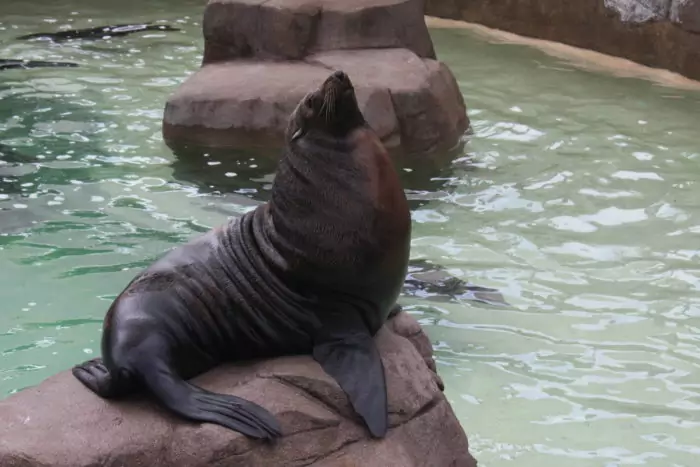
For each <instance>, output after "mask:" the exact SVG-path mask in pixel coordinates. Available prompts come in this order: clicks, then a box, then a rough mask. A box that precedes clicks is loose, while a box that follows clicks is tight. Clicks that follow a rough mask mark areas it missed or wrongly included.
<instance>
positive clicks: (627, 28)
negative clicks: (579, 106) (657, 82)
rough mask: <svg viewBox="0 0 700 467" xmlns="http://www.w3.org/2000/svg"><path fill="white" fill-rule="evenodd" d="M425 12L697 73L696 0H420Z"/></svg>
mask: <svg viewBox="0 0 700 467" xmlns="http://www.w3.org/2000/svg"><path fill="white" fill-rule="evenodd" d="M425 2H426V14H427V15H434V16H438V17H441V18H449V19H456V20H463V21H467V22H472V23H478V24H482V25H484V26H488V27H491V28H495V29H500V30H504V31H508V32H511V33H515V34H520V35H523V36H529V37H536V38H538V39H544V40H549V41H557V42H562V43H564V44H568V45H572V46H575V47H582V48H586V49H591V50H595V51H597V52H602V53H605V54H609V55H613V56H617V57H623V58H626V59H629V60H633V61H635V62H637V63H640V64H642V65H646V66H649V67H653V68H665V69H667V70H671V71H674V72H677V73H681V74H683V75H685V76H686V77H688V78H692V79H700V0H578V1H562V0H498V1H495V0H425Z"/></svg>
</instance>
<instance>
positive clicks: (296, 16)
mask: <svg viewBox="0 0 700 467" xmlns="http://www.w3.org/2000/svg"><path fill="white" fill-rule="evenodd" d="M203 28H204V40H205V46H204V63H210V62H217V61H226V60H233V59H238V58H255V59H266V58H275V59H281V60H299V59H302V58H304V57H305V56H307V55H309V54H311V53H315V52H320V51H325V50H342V49H378V48H405V49H408V50H411V51H412V52H414V53H415V54H416V55H418V56H419V57H423V58H435V51H434V50H433V42H432V40H431V39H430V34H429V33H428V28H427V26H426V25H425V21H424V19H423V2H422V1H421V0H352V1H348V0H211V1H210V2H209V5H207V8H206V10H205V12H204V24H203Z"/></svg>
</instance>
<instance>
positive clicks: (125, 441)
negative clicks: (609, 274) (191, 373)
mask: <svg viewBox="0 0 700 467" xmlns="http://www.w3.org/2000/svg"><path fill="white" fill-rule="evenodd" d="M377 343H378V346H379V348H380V352H381V354H382V360H383V362H384V365H385V368H386V374H387V384H388V388H389V406H390V416H389V421H390V425H391V427H392V428H391V430H390V431H389V434H388V436H387V438H386V439H384V440H381V441H377V440H372V439H370V438H368V434H367V432H366V430H365V429H364V428H363V427H362V426H361V425H360V424H359V423H358V421H357V420H356V419H355V417H354V415H353V412H352V410H351V408H350V406H349V404H348V402H347V399H346V398H345V395H344V394H343V393H342V391H341V390H340V388H339V387H338V386H337V385H336V384H335V383H334V382H333V380H331V379H330V378H329V377H328V376H327V375H326V374H325V373H324V372H323V371H322V370H321V369H320V367H319V366H318V365H317V364H316V363H315V362H313V361H312V360H311V358H310V357H306V356H298V357H285V358H279V359H274V360H268V361H264V362H257V363H250V364H247V365H241V366H234V365H226V366H222V367H220V368H217V369H216V370H213V371H211V372H209V373H207V374H205V375H202V376H201V377H199V378H197V381H198V383H199V384H201V385H202V386H204V387H205V388H207V389H210V390H214V391H220V392H225V393H229V394H236V395H239V396H242V397H245V398H248V399H250V400H253V401H255V402H257V403H259V404H261V405H263V406H264V407H266V408H268V409H269V410H270V411H272V413H274V414H275V415H276V416H277V417H279V419H280V423H281V424H282V429H283V431H284V434H285V436H284V437H283V438H282V439H281V440H280V441H279V442H278V443H277V445H274V446H270V445H266V444H263V443H260V442H256V441H251V440H249V439H247V438H245V437H243V436H242V435H240V434H237V433H235V432H232V431H229V430H226V429H224V428H221V427H219V426H216V425H211V424H190V423H187V422H184V421H182V420H179V419H175V418H174V417H173V416H172V415H170V414H168V413H165V412H164V411H163V410H161V409H160V408H158V407H156V406H154V404H153V403H152V402H150V400H149V399H147V398H145V397H139V398H135V399H133V400H129V401H121V402H106V401H104V400H102V399H100V398H98V397H97V396H95V395H93V394H91V393H89V392H88V391H87V390H86V389H85V388H83V387H82V386H81V385H80V383H79V382H78V381H77V380H75V379H74V378H73V376H72V375H71V374H70V373H68V372H64V373H61V374H58V375H56V376H53V377H51V378H49V379H47V380H46V381H45V382H44V383H42V384H41V385H39V386H37V387H34V388H30V389H26V390H24V391H22V392H20V393H18V394H16V395H14V396H12V397H10V398H8V399H6V400H4V401H1V402H0V419H1V420H2V421H3V423H2V425H0V465H2V466H3V467H39V466H41V467H45V466H52V467H88V466H91V467H92V466H98V465H100V466H106V465H109V466H110V467H166V466H167V467H185V466H187V467H205V466H207V467H212V466H219V467H229V466H232V465H245V466H247V467H257V466H259V467H275V466H284V467H295V466H315V467H351V466H352V467H355V466H356V467H436V466H440V467H443V466H444V467H448V466H449V467H474V466H476V461H475V460H474V458H473V457H472V456H471V454H470V453H469V451H468V443H467V438H466V435H465V434H464V431H463V430H462V428H461V427H460V425H459V423H458V421H457V419H456V418H455V415H454V413H453V411H452V408H451V407H450V405H449V403H448V402H447V400H446V399H445V397H444V395H443V393H442V392H441V390H440V387H441V384H442V383H441V381H440V379H439V377H438V376H437V375H436V374H435V373H434V368H435V363H434V361H433V359H432V348H431V345H430V342H429V341H428V339H427V337H426V336H425V334H423V332H422V331H421V328H420V326H419V325H418V323H417V322H416V321H415V320H414V319H413V318H412V317H411V316H409V315H407V314H406V313H403V312H402V313H399V314H398V315H397V316H396V317H395V318H394V319H392V320H390V321H389V322H388V323H387V324H386V325H385V326H384V328H382V330H381V331H380V332H379V334H378V335H377Z"/></svg>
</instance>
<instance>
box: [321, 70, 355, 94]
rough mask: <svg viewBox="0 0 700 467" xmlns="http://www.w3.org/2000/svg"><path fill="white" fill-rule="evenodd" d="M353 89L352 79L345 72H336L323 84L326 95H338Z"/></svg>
mask: <svg viewBox="0 0 700 467" xmlns="http://www.w3.org/2000/svg"><path fill="white" fill-rule="evenodd" d="M351 89H352V82H351V81H350V77H349V76H348V74H347V73H345V72H344V71H343V70H337V71H334V72H333V73H332V74H331V75H330V76H329V77H328V78H327V79H326V81H325V82H324V83H323V91H324V92H325V93H328V92H333V93H334V94H336V95H339V94H340V93H342V92H344V91H349V90H351Z"/></svg>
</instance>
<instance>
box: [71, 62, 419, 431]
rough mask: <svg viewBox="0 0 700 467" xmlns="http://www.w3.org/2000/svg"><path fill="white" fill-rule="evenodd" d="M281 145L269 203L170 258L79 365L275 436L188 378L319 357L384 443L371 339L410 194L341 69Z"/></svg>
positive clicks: (388, 300)
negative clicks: (260, 361)
mask: <svg viewBox="0 0 700 467" xmlns="http://www.w3.org/2000/svg"><path fill="white" fill-rule="evenodd" d="M285 139H286V148H285V151H284V154H283V156H282V158H281V160H280V162H279V164H278V167H277V171H276V176H275V179H274V182H273V187H272V193H271V198H270V201H269V202H268V203H265V204H263V205H260V206H258V207H257V208H256V209H254V210H253V211H249V212H248V213H246V214H244V215H243V216H241V217H239V218H236V219H233V220H231V221H229V222H228V223H226V224H224V225H222V226H220V227H217V228H215V229H213V230H211V231H209V232H208V233H205V234H203V235H201V236H198V237H196V238H194V239H193V240H191V241H190V242H188V243H186V244H184V245H182V246H180V247H177V248H175V249H173V250H171V251H169V252H168V253H166V254H165V255H164V256H163V257H161V258H160V259H159V260H157V261H156V262H155V263H153V264H152V265H151V266H149V267H148V268H147V269H146V270H145V271H143V272H141V273H140V274H139V275H137V277H135V278H134V279H133V280H132V281H131V282H130V283H129V284H128V285H127V286H126V288H125V289H124V291H122V292H121V294H120V295H119V296H118V297H117V298H116V300H115V301H114V302H113V303H112V305H111V306H110V308H109V309H108V311H107V313H106V316H105V319H104V325H103V335H102V357H101V358H98V359H93V360H90V361H87V362H85V363H83V364H81V365H77V366H76V367H74V368H73V374H74V375H75V377H76V378H77V379H78V380H80V381H81V382H82V383H83V384H84V385H85V386H86V387H88V388H89V389H91V390H92V391H93V392H95V393H96V394H98V395H99V396H101V397H104V398H113V397H120V396H123V395H126V394H129V393H132V392H134V391H136V390H137V388H138V387H139V386H145V388H146V389H147V390H148V391H150V393H152V394H153V395H154V396H155V398H156V399H157V400H158V401H159V402H160V403H161V404H162V405H163V406H165V407H166V408H167V409H169V410H170V411H172V412H174V413H176V414H178V415H179V416H181V417H184V418H187V419H190V420H193V421H198V422H209V423H215V424H219V425H222V426H224V427H227V428H230V429H232V430H235V431H239V432H241V433H243V434H245V435H247V436H249V437H252V438H262V439H274V438H277V437H279V436H281V428H280V426H279V423H278V422H277V420H276V419H275V417H274V416H273V415H272V414H271V413H270V412H268V411H267V410H266V409H264V408H262V407H260V406H259V405H256V404H254V403H252V402H250V401H247V400H244V399H242V398H239V397H236V396H232V395H225V394H215V393H211V392H209V391H206V390H204V389H202V388H200V387H197V386H195V385H194V384H191V383H190V382H188V381H187V380H188V379H190V378H192V377H194V376H195V375H198V374H200V373H203V372H205V371H207V370H209V369H211V368H213V367H214V366H216V365H217V364H219V363H220V362H222V361H232V360H246V359H252V358H267V357H274V356H280V355H287V354H311V355H312V356H313V358H314V359H315V360H316V361H317V362H318V363H319V364H320V365H321V367H322V368H323V369H324V370H325V371H326V372H327V373H328V374H329V375H330V376H332V377H333V378H334V379H335V380H336V381H337V382H338V384H339V385H340V387H341V388H342V389H343V390H344V392H345V393H346V394H347V396H348V399H349V401H350V403H351V405H352V407H353V408H354V409H355V411H356V412H357V413H358V414H359V416H360V417H361V418H362V419H363V420H364V422H365V425H366V426H367V428H368V429H369V431H370V433H371V434H372V435H373V436H375V437H383V436H384V435H385V434H386V432H387V429H388V413H387V412H388V408H387V394H386V383H385V376H384V368H383V366H382V361H381V359H380V356H379V352H378V350H377V348H376V346H375V343H374V339H373V336H374V334H375V333H376V332H377V331H378V330H379V328H380V327H381V326H382V324H383V323H384V322H385V320H386V319H387V317H388V316H389V314H390V313H391V312H395V311H397V307H396V299H397V298H398V296H399V293H400V291H401V288H402V286H403V281H404V277H405V276H406V273H407V270H408V259H409V250H410V237H411V217H410V212H409V209H408V203H407V201H406V196H405V194H404V191H403V189H402V187H401V183H400V181H399V177H398V174H397V172H396V170H395V169H394V166H393V164H392V161H391V159H390V158H389V155H388V153H387V151H386V150H385V148H384V147H383V145H382V144H381V142H380V140H379V138H378V137H377V135H376V134H375V133H374V131H373V130H372V129H371V128H370V127H369V126H368V124H367V123H366V121H365V119H364V116H363V115H362V113H361V111H360V109H359V107H358V104H357V99H356V96H355V91H354V88H353V85H352V83H351V81H350V78H349V77H348V76H347V75H346V74H345V73H344V72H342V71H336V72H334V73H332V74H331V75H330V76H329V77H328V78H327V79H326V80H325V81H324V83H323V84H322V85H321V86H320V87H319V88H318V89H316V90H315V91H313V92H311V93H309V94H307V95H306V96H305V97H304V98H303V99H302V100H301V101H300V103H299V104H298V106H297V107H296V109H295V110H294V112H293V113H292V115H291V117H290V119H289V123H288V128H287V131H286V137H285Z"/></svg>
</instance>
